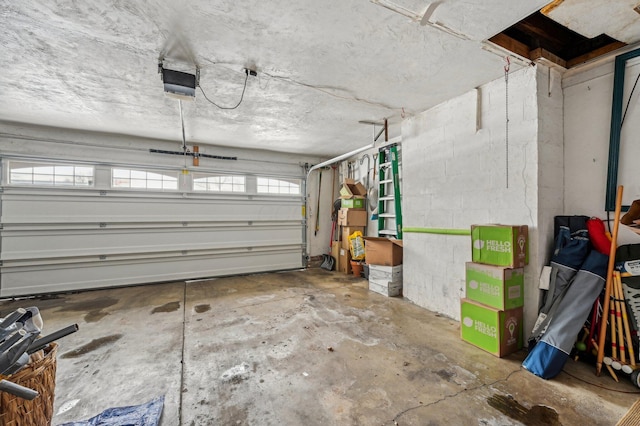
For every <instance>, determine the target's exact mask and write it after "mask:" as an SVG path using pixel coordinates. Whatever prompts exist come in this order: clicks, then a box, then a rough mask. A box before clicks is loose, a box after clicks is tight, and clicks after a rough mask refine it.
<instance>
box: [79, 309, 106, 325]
mask: <svg viewBox="0 0 640 426" xmlns="http://www.w3.org/2000/svg"><path fill="white" fill-rule="evenodd" d="M107 315H109V312H107V311H103V310H102V309H96V310H93V311H91V312H89V313H88V314H87V315H85V316H84V321H85V322H98V321H100V320H101V319H102V318H104V317H106V316H107Z"/></svg>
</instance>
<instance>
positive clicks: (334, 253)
mask: <svg viewBox="0 0 640 426" xmlns="http://www.w3.org/2000/svg"><path fill="white" fill-rule="evenodd" d="M331 257H333V258H334V259H335V260H336V271H339V270H340V269H339V266H338V262H339V261H340V241H332V242H331Z"/></svg>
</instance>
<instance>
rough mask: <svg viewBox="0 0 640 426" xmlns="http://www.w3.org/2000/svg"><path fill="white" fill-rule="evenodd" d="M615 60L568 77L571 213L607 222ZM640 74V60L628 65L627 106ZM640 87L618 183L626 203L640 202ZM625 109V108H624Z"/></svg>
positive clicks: (567, 205) (627, 123) (625, 133)
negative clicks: (639, 139) (606, 208)
mask: <svg viewBox="0 0 640 426" xmlns="http://www.w3.org/2000/svg"><path fill="white" fill-rule="evenodd" d="M613 71H614V57H613V56H610V57H608V58H605V59H602V60H600V61H598V62H597V63H594V64H590V65H587V66H584V67H581V68H578V69H575V70H571V71H568V72H567V73H566V74H565V77H564V79H563V88H564V98H565V102H564V116H565V124H564V133H565V188H566V193H565V211H566V212H567V214H584V215H587V216H597V217H600V218H606V213H605V190H606V183H607V164H608V156H609V135H610V128H611V104H612V99H613ZM639 73H640V60H638V59H634V60H630V61H628V62H627V68H626V79H625V90H624V96H623V98H624V106H626V104H627V101H628V99H629V95H630V93H631V88H632V87H633V84H634V82H635V80H636V78H637V77H638V74H639ZM639 96H640V86H639V87H637V88H636V91H635V93H634V95H633V98H631V102H630V103H629V110H628V113H627V117H626V118H625V121H624V125H623V127H622V133H621V143H620V148H621V150H620V169H619V174H618V184H621V185H624V194H623V204H624V205H629V204H630V203H631V202H632V201H633V200H636V199H640V168H639V167H638V158H640V144H639V143H638V134H640V105H639V102H638V99H639ZM624 106H623V110H624Z"/></svg>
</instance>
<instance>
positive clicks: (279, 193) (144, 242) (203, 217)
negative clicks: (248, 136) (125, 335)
mask: <svg viewBox="0 0 640 426" xmlns="http://www.w3.org/2000/svg"><path fill="white" fill-rule="evenodd" d="M2 164H3V179H2V192H1V193H0V209H1V225H2V228H1V230H0V260H1V262H2V263H1V266H0V296H2V297H6V296H17V295H28V294H39V293H49V292H59V291H70V290H79V289H90V288H101V287H109V286H120V285H129V284H141V283H149V282H159V281H169V280H176V279H193V278H201V277H211V276H223V275H232V274H243V273H252V272H263V271H276V270H285V269H294V268H300V267H302V266H303V257H304V252H303V250H304V246H303V223H304V222H303V217H302V204H303V196H302V194H303V186H302V185H303V181H302V180H303V177H302V176H300V175H298V176H273V175H271V176H261V175H250V174H247V173H235V174H234V173H229V172H225V173H222V174H221V173H213V172H197V173H194V172H189V173H182V172H181V171H180V170H177V169H164V170H163V169H149V168H147V169H144V168H141V167H123V166H109V165H91V164H78V163H61V162H32V161H27V160H24V159H6V158H5V159H4V160H3V163H2ZM101 188H108V189H101Z"/></svg>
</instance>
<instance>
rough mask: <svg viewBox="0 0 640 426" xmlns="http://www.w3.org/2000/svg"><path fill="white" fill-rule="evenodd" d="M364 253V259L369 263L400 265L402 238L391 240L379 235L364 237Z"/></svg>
mask: <svg viewBox="0 0 640 426" xmlns="http://www.w3.org/2000/svg"><path fill="white" fill-rule="evenodd" d="M364 253H365V261H366V262H367V263H368V264H369V265H383V266H396V265H401V264H402V240H393V239H390V238H381V237H365V238H364Z"/></svg>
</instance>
